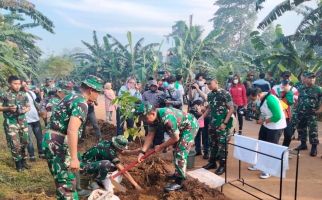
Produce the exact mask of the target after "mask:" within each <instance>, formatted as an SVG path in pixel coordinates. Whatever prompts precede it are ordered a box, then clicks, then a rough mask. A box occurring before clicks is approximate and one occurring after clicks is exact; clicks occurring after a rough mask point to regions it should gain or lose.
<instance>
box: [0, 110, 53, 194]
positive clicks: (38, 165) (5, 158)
mask: <svg viewBox="0 0 322 200" xmlns="http://www.w3.org/2000/svg"><path fill="white" fill-rule="evenodd" d="M0 124H1V126H0V188H1V189H0V199H8V200H10V199H14V200H20V199H21V200H22V199H23V200H29V199H30V200H31V199H32V200H43V199H46V200H47V199H55V194H54V193H55V186H54V181H53V178H52V176H51V174H50V172H49V170H48V167H47V163H46V162H45V161H44V160H37V162H35V163H31V165H32V169H31V170H25V171H24V172H22V173H18V172H16V170H15V165H14V162H13V160H12V157H11V153H10V151H9V148H8V147H7V143H6V137H5V134H4V131H3V126H2V124H3V117H2V114H1V116H0ZM35 147H36V146H35Z"/></svg>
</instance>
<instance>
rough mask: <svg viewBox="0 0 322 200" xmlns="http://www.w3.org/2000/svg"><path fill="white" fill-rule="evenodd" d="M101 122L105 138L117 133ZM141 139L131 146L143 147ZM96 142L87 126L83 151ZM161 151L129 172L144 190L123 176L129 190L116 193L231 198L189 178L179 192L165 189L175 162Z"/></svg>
mask: <svg viewBox="0 0 322 200" xmlns="http://www.w3.org/2000/svg"><path fill="white" fill-rule="evenodd" d="M98 125H99V127H100V129H101V132H102V137H103V139H105V140H111V139H112V137H113V136H115V135H116V127H115V126H114V125H112V124H109V123H107V122H105V121H103V120H98ZM142 142H143V141H140V139H139V138H138V139H136V141H134V142H131V143H129V149H136V148H138V147H141V146H142ZM95 143H96V138H95V131H94V129H93V127H92V126H89V127H87V129H86V139H85V141H84V143H82V144H81V145H80V148H81V149H82V150H86V149H88V148H90V147H91V146H93V144H95ZM119 156H120V159H121V161H124V162H125V163H127V164H128V163H130V162H133V161H135V160H136V156H124V155H119ZM161 157H162V156H161V154H159V155H158V156H153V157H151V158H149V159H147V160H145V161H144V162H143V163H142V164H140V165H139V166H138V167H135V168H133V169H132V170H130V171H129V172H130V174H131V175H132V176H133V178H134V180H136V182H137V183H138V184H139V185H140V186H141V187H142V188H143V191H142V192H138V191H137V190H135V189H134V187H133V186H132V185H131V183H130V182H128V181H127V179H125V178H123V182H122V184H124V185H125V187H126V188H127V192H126V193H118V192H116V195H117V196H119V197H120V199H122V200H159V199H163V200H179V199H180V200H228V199H229V198H227V197H225V196H224V194H222V193H220V192H219V191H218V190H216V189H211V188H209V187H208V186H206V185H205V184H202V183H200V182H199V181H197V180H195V179H192V178H188V179H187V180H186V181H185V182H184V185H183V189H182V190H181V191H177V192H170V193H166V192H164V187H165V185H166V184H167V183H168V181H167V179H166V175H167V174H170V173H171V171H173V170H172V169H173V164H172V163H171V161H170V159H169V157H168V156H167V157H164V158H163V159H161Z"/></svg>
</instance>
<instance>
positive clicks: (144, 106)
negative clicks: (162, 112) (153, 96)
mask: <svg viewBox="0 0 322 200" xmlns="http://www.w3.org/2000/svg"><path fill="white" fill-rule="evenodd" d="M152 109H153V105H152V104H150V103H141V104H139V105H137V106H136V109H135V114H136V115H147V114H148V113H149V112H151V110H152Z"/></svg>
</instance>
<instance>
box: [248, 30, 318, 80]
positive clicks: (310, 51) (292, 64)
mask: <svg viewBox="0 0 322 200" xmlns="http://www.w3.org/2000/svg"><path fill="white" fill-rule="evenodd" d="M250 36H251V41H252V44H253V47H254V49H255V50H256V52H257V53H256V54H255V55H248V59H249V60H250V62H251V63H252V64H254V65H256V66H259V67H260V69H259V70H260V71H264V72H267V71H270V72H272V73H273V74H275V75H276V76H277V77H278V74H279V72H283V71H285V70H288V71H291V72H292V73H293V74H294V76H292V79H293V81H294V82H297V78H296V77H298V76H299V75H300V74H301V73H302V72H303V71H305V70H310V71H314V72H317V71H318V70H319V69H321V59H320V57H319V53H318V52H317V51H316V50H315V49H314V48H312V46H311V45H310V44H309V43H303V42H301V43H299V42H294V41H292V40H288V39H285V35H284V33H283V29H282V27H281V26H280V25H277V26H276V28H275V37H274V38H272V41H271V42H270V43H268V44H267V43H265V42H264V41H263V37H262V35H260V33H259V32H258V31H254V32H252V33H251V35H250Z"/></svg>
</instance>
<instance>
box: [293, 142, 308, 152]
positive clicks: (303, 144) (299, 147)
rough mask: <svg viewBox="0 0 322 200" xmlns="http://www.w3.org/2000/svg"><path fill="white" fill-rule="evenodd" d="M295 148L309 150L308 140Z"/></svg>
mask: <svg viewBox="0 0 322 200" xmlns="http://www.w3.org/2000/svg"><path fill="white" fill-rule="evenodd" d="M295 150H300V151H301V150H307V145H306V142H301V144H300V145H299V146H298V147H296V148H295Z"/></svg>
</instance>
